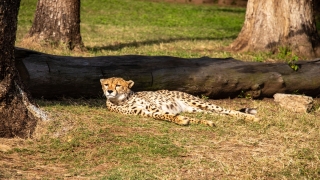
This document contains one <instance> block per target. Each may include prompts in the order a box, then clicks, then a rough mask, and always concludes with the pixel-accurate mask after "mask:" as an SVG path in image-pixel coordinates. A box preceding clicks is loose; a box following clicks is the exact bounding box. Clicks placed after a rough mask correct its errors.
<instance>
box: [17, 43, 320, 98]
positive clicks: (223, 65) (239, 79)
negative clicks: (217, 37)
mask: <svg viewBox="0 0 320 180" xmlns="http://www.w3.org/2000/svg"><path fill="white" fill-rule="evenodd" d="M16 63H17V65H16V66H17V67H18V69H19V72H20V76H21V77H22V79H23V81H24V82H25V84H26V85H27V86H28V87H29V90H30V91H31V93H32V95H33V96H34V97H38V98H39V97H43V98H59V97H63V96H64V97H73V98H79V97H99V96H100V97H101V96H102V90H101V86H100V83H99V79H100V78H108V77H114V76H117V77H122V78H124V79H127V80H129V79H131V80H133V81H134V82H135V85H134V87H133V90H134V91H143V90H159V89H169V90H179V91H184V92H187V93H191V94H194V95H205V96H208V97H210V98H227V97H231V98H232V97H237V96H239V95H241V96H250V97H252V98H262V97H272V96H273V95H274V94H275V93H300V94H305V95H309V96H313V97H317V96H319V95H320V78H319V74H320V59H317V60H313V61H298V62H297V63H296V65H297V66H298V67H299V68H298V70H297V71H295V70H293V69H292V68H291V67H290V66H289V65H288V64H286V63H260V62H243V61H239V60H235V59H232V58H226V59H221V58H209V57H202V58H192V59H185V58H178V57H169V56H139V55H126V56H103V57H68V56H55V55H48V54H43V53H39V52H35V51H30V50H25V49H20V48H17V49H16Z"/></svg>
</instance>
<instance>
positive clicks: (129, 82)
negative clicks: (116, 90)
mask: <svg viewBox="0 0 320 180" xmlns="http://www.w3.org/2000/svg"><path fill="white" fill-rule="evenodd" d="M127 83H128V87H129V88H131V87H132V86H133V85H134V82H133V81H132V80H129V81H127Z"/></svg>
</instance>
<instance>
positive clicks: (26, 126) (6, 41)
mask: <svg viewBox="0 0 320 180" xmlns="http://www.w3.org/2000/svg"><path fill="white" fill-rule="evenodd" d="M19 5H20V0H11V1H0V14H1V15H0V137H7V138H9V137H15V136H18V137H22V138H25V137H30V136H31V135H32V133H33V131H34V129H35V126H36V124H37V120H38V119H39V118H40V117H44V116H41V115H43V114H42V112H41V111H40V110H39V109H38V108H37V107H36V106H34V105H33V104H32V103H31V98H30V96H29V94H28V93H26V92H25V91H24V86H23V85H22V82H21V79H20V77H19V75H18V71H17V69H16V67H15V62H14V42H15V36H16V30H17V14H18V10H19ZM38 110H39V111H38Z"/></svg>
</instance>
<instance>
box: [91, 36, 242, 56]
mask: <svg viewBox="0 0 320 180" xmlns="http://www.w3.org/2000/svg"><path fill="white" fill-rule="evenodd" d="M236 37H237V36H236V35H233V36H227V37H218V38H207V37H195V38H192V37H186V38H183V37H182V38H168V39H158V40H146V41H133V42H129V43H117V44H113V45H108V46H101V47H99V46H93V47H90V46H87V47H86V48H87V49H88V50H89V51H92V52H98V51H101V50H111V51H118V50H121V49H123V48H125V47H136V48H137V47H141V46H146V45H153V44H160V43H170V42H177V41H191V40H213V41H214V40H223V39H235V38H236Z"/></svg>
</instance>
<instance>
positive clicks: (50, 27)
mask: <svg viewBox="0 0 320 180" xmlns="http://www.w3.org/2000/svg"><path fill="white" fill-rule="evenodd" d="M24 41H25V42H27V43H28V42H32V43H39V44H42V43H45V44H49V45H54V46H59V45H64V46H67V48H69V49H71V50H72V49H74V48H76V49H82V48H83V47H84V45H83V42H82V38H81V35H80V0H38V4H37V10H36V13H35V17H34V21H33V24H32V27H31V29H30V31H29V34H28V36H27V37H26V38H25V39H24Z"/></svg>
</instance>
